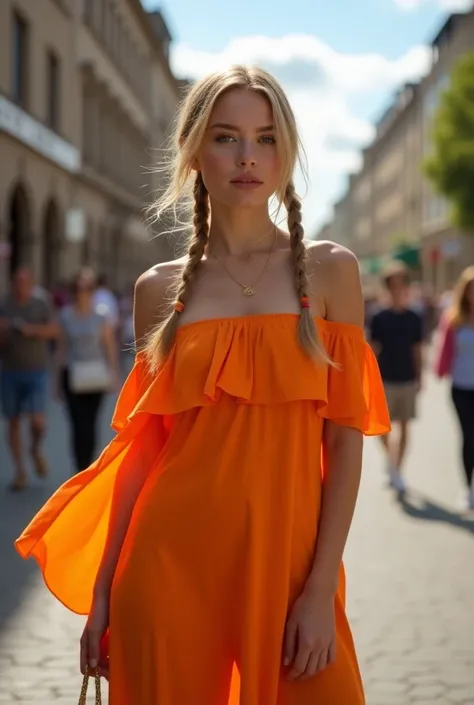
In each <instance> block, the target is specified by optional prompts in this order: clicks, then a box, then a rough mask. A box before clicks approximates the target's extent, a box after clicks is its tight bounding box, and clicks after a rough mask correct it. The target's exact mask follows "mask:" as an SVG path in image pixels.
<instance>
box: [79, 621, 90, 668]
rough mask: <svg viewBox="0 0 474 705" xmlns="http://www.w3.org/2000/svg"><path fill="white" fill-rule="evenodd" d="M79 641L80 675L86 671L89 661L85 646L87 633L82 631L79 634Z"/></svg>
mask: <svg viewBox="0 0 474 705" xmlns="http://www.w3.org/2000/svg"><path fill="white" fill-rule="evenodd" d="M79 643H80V668H81V673H82V675H84V674H85V672H86V666H87V664H88V663H89V650H88V648H87V634H86V632H85V631H84V632H83V633H82V636H81V641H80V642H79Z"/></svg>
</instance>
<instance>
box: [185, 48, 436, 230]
mask: <svg viewBox="0 0 474 705" xmlns="http://www.w3.org/2000/svg"><path fill="white" fill-rule="evenodd" d="M428 62H429V51H428V49H427V48H425V47H414V48H412V49H411V50H410V51H408V52H407V53H406V54H405V55H403V56H401V57H400V58H398V59H395V60H390V59H387V58H386V57H384V56H382V55H380V54H359V55H352V54H342V53H338V52H336V51H334V50H333V49H332V48H331V47H329V46H328V45H327V44H325V43H324V42H322V41H321V40H320V39H318V38H317V37H315V36H312V35H287V36H284V37H281V38H271V37H265V36H251V37H239V38H236V39H234V40H232V41H231V42H229V43H228V44H227V46H226V47H225V48H224V49H223V50H222V51H221V52H216V53H212V52H205V51H198V50H195V49H192V48H191V47H189V46H186V45H183V44H181V45H179V44H178V45H177V46H176V47H175V48H174V51H173V56H172V63H173V69H174V71H175V72H176V73H177V74H178V75H181V76H188V77H191V78H201V77H202V76H204V75H206V74H207V73H210V72H212V71H216V70H222V69H225V68H227V67H228V66H230V65H232V64H237V63H240V64H242V63H243V64H251V65H255V64H257V65H260V66H262V67H264V68H266V69H267V70H269V71H270V72H271V73H273V74H274V75H275V76H276V77H277V78H278V79H279V80H280V81H281V83H282V85H283V86H284V88H285V90H286V92H287V94H288V96H289V98H290V100H291V103H292V105H293V108H294V111H295V114H296V117H297V120H298V124H299V128H300V132H301V137H302V140H303V143H304V145H305V149H306V152H307V156H308V172H309V178H310V184H309V189H308V192H307V195H306V198H305V204H304V205H305V212H306V223H307V228H308V230H309V231H311V230H314V228H315V227H316V225H318V224H320V223H321V221H322V219H323V218H324V217H327V215H328V214H329V213H330V208H331V204H332V201H333V200H334V198H335V197H337V196H338V195H339V191H340V188H341V182H342V177H343V175H344V174H346V173H347V172H348V171H353V170H355V169H356V168H358V166H359V163H360V155H359V152H360V148H361V147H362V146H364V145H365V144H367V143H368V142H369V141H370V140H371V139H372V137H373V134H374V128H373V126H372V125H371V124H370V123H369V122H367V121H366V120H364V119H361V118H360V117H358V116H357V115H355V114H354V112H353V110H352V109H351V102H353V101H355V100H357V99H359V98H360V97H361V96H363V97H364V98H365V97H367V98H371V97H373V96H374V95H375V96H377V95H380V94H381V93H382V94H383V93H384V92H387V93H388V94H390V92H391V91H393V90H395V89H396V88H397V87H398V86H399V85H400V84H402V83H403V82H405V81H414V80H417V79H418V78H419V77H420V76H421V75H422V74H423V73H425V72H426V70H427V68H428ZM296 182H297V185H298V186H299V187H300V190H301V186H302V179H301V175H298V176H297V179H296Z"/></svg>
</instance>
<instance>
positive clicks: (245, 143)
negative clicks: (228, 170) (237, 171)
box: [237, 140, 257, 167]
mask: <svg viewBox="0 0 474 705" xmlns="http://www.w3.org/2000/svg"><path fill="white" fill-rule="evenodd" d="M237 164H238V165H239V166H240V167H254V166H255V165H256V164H257V159H256V155H255V147H254V145H253V144H252V142H251V141H249V140H242V142H241V143H240V149H239V152H238V155H237Z"/></svg>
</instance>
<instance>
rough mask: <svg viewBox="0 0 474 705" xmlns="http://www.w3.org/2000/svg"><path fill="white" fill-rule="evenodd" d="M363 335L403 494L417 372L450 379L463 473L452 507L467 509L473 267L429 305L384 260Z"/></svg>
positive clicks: (473, 445)
mask: <svg viewBox="0 0 474 705" xmlns="http://www.w3.org/2000/svg"><path fill="white" fill-rule="evenodd" d="M434 332H436V335H435V336H434V338H433V333H434ZM366 334H367V337H368V339H369V340H370V342H371V345H372V347H373V349H374V351H375V353H376V355H377V359H378V363H379V367H380V372H381V375H382V379H383V382H384V388H385V394H386V398H387V403H388V407H389V412H390V417H391V421H392V432H391V433H390V434H388V435H385V436H382V443H383V446H384V448H385V451H386V472H387V476H388V480H389V483H390V485H391V486H392V487H393V488H394V489H395V490H396V491H397V492H398V493H401V494H404V493H405V492H406V489H407V486H406V480H405V478H404V476H403V473H402V470H403V461H404V458H405V454H406V449H407V444H408V440H409V429H410V423H411V422H412V421H413V419H415V417H416V415H417V406H418V405H417V399H418V396H419V394H420V392H421V391H422V389H423V377H424V374H425V371H434V372H435V374H436V375H437V376H438V377H439V378H443V377H448V378H449V379H450V380H451V396H452V400H453V410H454V412H455V413H456V415H457V417H458V420H459V427H460V431H461V439H462V440H461V445H462V450H461V454H460V455H461V457H462V465H463V468H464V475H465V492H464V493H463V496H462V497H461V501H460V509H461V510H462V511H470V510H473V509H474V482H473V470H474V267H468V268H467V269H466V270H465V271H464V272H463V273H462V275H461V276H460V278H459V280H458V282H457V283H456V285H455V287H454V288H453V290H452V291H446V292H444V293H443V295H442V296H441V297H440V298H439V301H438V302H437V303H436V302H435V301H434V300H433V297H430V296H425V297H424V296H423V295H422V290H420V288H419V287H417V286H414V285H413V284H412V283H411V282H410V275H409V271H408V269H407V268H406V267H404V266H403V265H402V264H394V265H392V266H391V267H389V268H388V269H387V271H386V272H385V273H384V276H383V290H382V291H381V292H380V295H379V296H378V297H373V296H372V297H370V298H369V297H368V298H367V301H366ZM432 344H433V346H434V366H432V365H431V363H430V357H433V356H429V355H427V354H426V353H427V352H429V349H430V347H431V345H432ZM430 367H433V369H432V370H430Z"/></svg>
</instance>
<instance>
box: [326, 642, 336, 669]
mask: <svg viewBox="0 0 474 705" xmlns="http://www.w3.org/2000/svg"><path fill="white" fill-rule="evenodd" d="M335 662H336V640H335V639H333V640H332V641H331V645H330V646H329V658H328V666H331V664H333V663H335Z"/></svg>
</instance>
